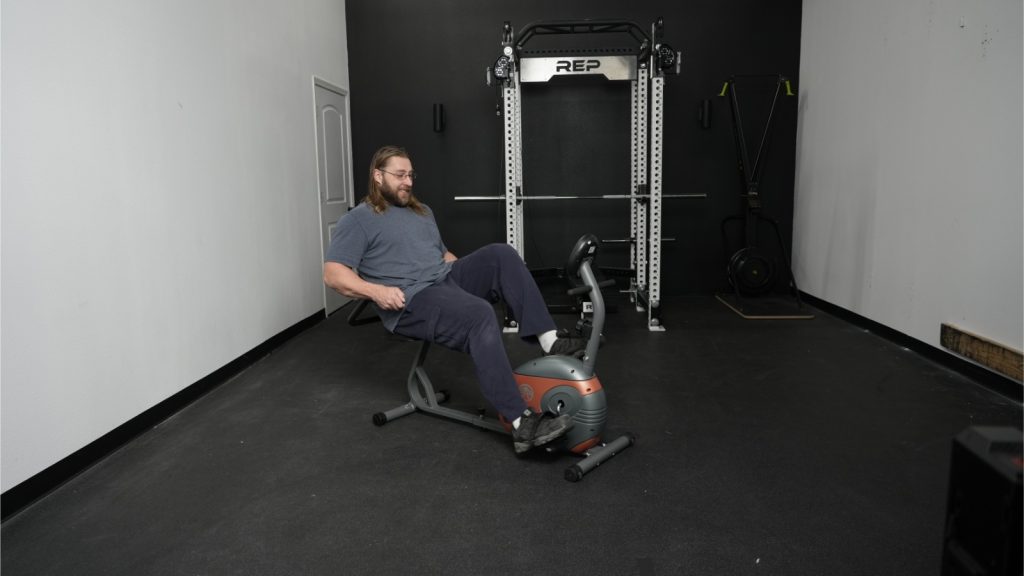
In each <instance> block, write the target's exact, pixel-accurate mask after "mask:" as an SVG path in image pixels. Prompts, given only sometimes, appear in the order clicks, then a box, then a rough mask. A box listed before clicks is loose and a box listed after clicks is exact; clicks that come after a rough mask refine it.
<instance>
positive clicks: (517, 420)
mask: <svg viewBox="0 0 1024 576" xmlns="http://www.w3.org/2000/svg"><path fill="white" fill-rule="evenodd" d="M522 420H523V417H522V416H520V417H519V418H516V419H515V420H513V421H512V427H513V428H515V429H516V430H519V423H520V422H522Z"/></svg>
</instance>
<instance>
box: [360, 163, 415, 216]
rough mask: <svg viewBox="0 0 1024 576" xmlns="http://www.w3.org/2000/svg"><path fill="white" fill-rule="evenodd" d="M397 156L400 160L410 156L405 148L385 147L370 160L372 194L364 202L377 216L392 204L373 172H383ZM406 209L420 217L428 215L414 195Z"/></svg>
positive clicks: (410, 196)
mask: <svg viewBox="0 0 1024 576" xmlns="http://www.w3.org/2000/svg"><path fill="white" fill-rule="evenodd" d="M395 156H397V157H399V158H406V159H408V158H409V154H408V153H407V152H406V151H405V149H404V148H400V147H398V146H383V147H381V148H380V149H379V150H377V152H376V153H374V155H373V159H372V160H370V192H369V194H367V195H366V198H363V202H366V203H367V204H369V205H370V207H371V208H373V211H374V212H376V213H377V214H383V213H384V212H385V211H386V210H387V209H388V206H390V205H391V203H390V202H388V199H387V198H385V197H384V194H383V193H382V192H381V191H380V185H379V184H377V180H375V179H374V177H373V171H374V170H383V169H384V167H385V166H387V164H388V160H390V159H391V158H393V157H395ZM406 207H407V208H409V209H410V210H412V211H413V212H415V213H417V214H419V215H420V216H423V215H424V214H426V213H427V210H426V208H424V207H423V204H420V201H419V200H417V199H416V196H414V195H413V194H412V193H410V194H409V204H408V205H407V206H406Z"/></svg>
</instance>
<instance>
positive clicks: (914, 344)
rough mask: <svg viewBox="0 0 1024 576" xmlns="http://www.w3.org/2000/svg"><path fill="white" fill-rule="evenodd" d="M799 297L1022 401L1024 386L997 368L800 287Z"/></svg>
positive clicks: (997, 391) (1002, 393)
mask: <svg viewBox="0 0 1024 576" xmlns="http://www.w3.org/2000/svg"><path fill="white" fill-rule="evenodd" d="M800 297H801V298H802V299H803V301H804V302H806V303H808V304H810V305H811V306H814V307H815V308H818V309H820V310H822V311H824V312H828V313H829V314H831V315H833V316H835V317H837V318H841V319H843V320H845V321H847V322H849V323H851V324H854V325H856V326H860V327H861V328H864V329H865V330H869V331H871V332H872V333H874V334H877V335H879V336H881V337H882V338H885V339H886V340H889V341H890V342H892V343H894V344H897V345H899V346H902V347H904V348H906V349H908V350H912V351H914V353H916V354H919V355H921V356H924V357H925V358H927V359H929V360H931V361H933V362H935V363H936V364H940V365H942V366H945V367H946V368H949V369H950V370H953V371H954V372H957V373H959V374H962V375H963V376H965V377H967V378H970V379H971V380H974V381H975V382H977V383H978V384H980V385H981V386H984V387H985V388H987V389H989V390H991V391H993V392H995V393H997V394H1000V395H1002V396H1005V397H1006V398H1009V399H1010V400H1013V401H1015V402H1017V403H1021V402H1024V386H1022V385H1021V383H1020V382H1017V381H1016V380H1013V379H1011V378H1008V377H1006V376H1003V375H1002V374H1000V373H998V372H995V371H992V370H989V369H987V368H985V367H983V366H979V365H978V364H975V363H973V362H970V361H968V360H964V359H963V358H960V357H958V356H955V355H953V354H951V353H949V352H946V351H945V350H942V349H940V348H936V347H934V346H931V345H929V344H927V343H925V342H922V341H921V340H918V339H917V338H913V337H911V336H908V335H906V334H904V333H902V332H899V331H897V330H894V329H892V328H889V327H888V326H885V325H884V324H879V323H878V322H875V321H874V320H870V319H868V318H865V317H863V316H861V315H859V314H857V313H855V312H851V311H849V310H847V309H845V308H842V307H840V306H836V305H835V304H831V303H829V302H826V301H824V300H822V299H820V298H817V297H814V296H811V295H810V294H807V293H806V292H803V291H802V290H801V291H800Z"/></svg>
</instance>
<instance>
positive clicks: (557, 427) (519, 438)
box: [512, 408, 574, 454]
mask: <svg viewBox="0 0 1024 576" xmlns="http://www.w3.org/2000/svg"><path fill="white" fill-rule="evenodd" d="M573 424H574V422H573V421H572V416H569V415H568V414H562V415H561V416H553V415H550V414H546V413H542V414H538V413H536V412H534V411H533V410H530V409H529V408H527V409H526V412H523V415H522V416H520V418H519V427H518V428H516V429H515V431H514V432H512V442H513V444H514V445H515V449H516V454H522V453H524V452H526V451H528V450H529V449H530V448H533V447H534V446H542V445H544V444H547V443H548V442H551V441H552V440H554V439H556V438H558V437H560V436H562V435H563V434H565V433H566V432H567V431H568V430H569V429H570V428H572V426H573Z"/></svg>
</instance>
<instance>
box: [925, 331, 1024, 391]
mask: <svg viewBox="0 0 1024 576" xmlns="http://www.w3.org/2000/svg"><path fill="white" fill-rule="evenodd" d="M939 343H940V344H942V347H943V348H945V349H947V350H950V351H952V352H955V353H956V354H959V355H960V356H963V357H964V358H967V359H969V360H973V361H975V362H977V363H978V364H981V365H982V366H985V367H986V368H988V369H990V370H994V371H996V372H998V373H1000V374H1002V375H1004V376H1008V377H1010V378H1012V379H1014V380H1016V381H1018V382H1021V381H1024V358H1022V355H1021V352H1020V351H1019V350H1014V349H1013V348H1010V347H1009V346H1006V345H1003V344H1000V343H998V342H994V341H992V340H989V339H988V338H985V337H984V336H979V335H977V334H972V333H970V332H967V331H966V330H963V329H961V328H958V327H956V326H954V325H952V324H945V323H943V324H942V331H941V333H940V335H939Z"/></svg>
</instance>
